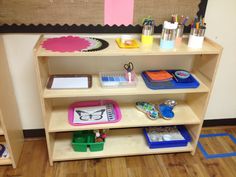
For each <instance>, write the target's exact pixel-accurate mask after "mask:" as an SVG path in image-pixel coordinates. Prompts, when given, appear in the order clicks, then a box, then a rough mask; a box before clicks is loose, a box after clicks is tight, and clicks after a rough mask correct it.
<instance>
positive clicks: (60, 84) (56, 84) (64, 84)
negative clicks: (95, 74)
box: [51, 77, 88, 89]
mask: <svg viewBox="0 0 236 177" xmlns="http://www.w3.org/2000/svg"><path fill="white" fill-rule="evenodd" d="M51 88H52V89H76V88H88V78H87V77H78V78H76V77H60V78H54V79H53V83H52V87H51Z"/></svg>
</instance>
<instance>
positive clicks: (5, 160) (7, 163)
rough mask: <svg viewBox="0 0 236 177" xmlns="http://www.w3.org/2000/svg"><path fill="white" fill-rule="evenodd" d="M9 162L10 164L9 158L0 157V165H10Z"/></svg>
mask: <svg viewBox="0 0 236 177" xmlns="http://www.w3.org/2000/svg"><path fill="white" fill-rule="evenodd" d="M11 164H12V161H11V158H7V159H0V165H11Z"/></svg>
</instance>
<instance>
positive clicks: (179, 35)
mask: <svg viewBox="0 0 236 177" xmlns="http://www.w3.org/2000/svg"><path fill="white" fill-rule="evenodd" d="M183 34H184V25H178V27H177V31H176V40H175V45H176V46H179V45H180V44H181V43H182V38H183Z"/></svg>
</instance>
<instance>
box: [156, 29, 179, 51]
mask: <svg viewBox="0 0 236 177" xmlns="http://www.w3.org/2000/svg"><path fill="white" fill-rule="evenodd" d="M175 38H176V29H165V28H163V30H162V34H161V42H160V48H162V49H173V48H174V47H175Z"/></svg>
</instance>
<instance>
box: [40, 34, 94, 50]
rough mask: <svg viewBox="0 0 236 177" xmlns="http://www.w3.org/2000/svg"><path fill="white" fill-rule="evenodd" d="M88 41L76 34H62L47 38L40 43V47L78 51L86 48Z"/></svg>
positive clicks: (88, 44)
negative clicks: (61, 35)
mask: <svg viewBox="0 0 236 177" xmlns="http://www.w3.org/2000/svg"><path fill="white" fill-rule="evenodd" d="M89 46H90V42H89V41H88V40H87V39H85V38H80V37H78V36H63V37H59V38H49V39H47V40H45V41H43V43H42V47H43V48H44V49H46V50H51V51H53V52H80V51H82V50H83V49H87V48H88V47H89Z"/></svg>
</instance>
